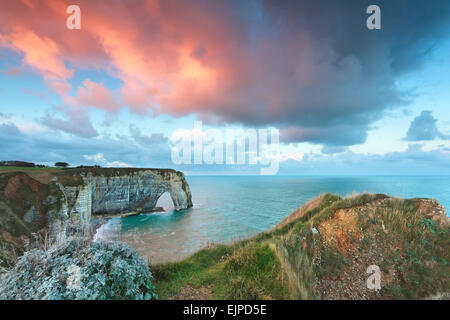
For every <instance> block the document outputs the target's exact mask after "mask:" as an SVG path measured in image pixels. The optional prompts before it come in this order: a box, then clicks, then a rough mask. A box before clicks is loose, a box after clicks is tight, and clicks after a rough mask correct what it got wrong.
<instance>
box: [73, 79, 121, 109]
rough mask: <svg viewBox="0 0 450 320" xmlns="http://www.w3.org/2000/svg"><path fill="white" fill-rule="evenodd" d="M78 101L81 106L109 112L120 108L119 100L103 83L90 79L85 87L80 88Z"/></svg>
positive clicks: (84, 83)
mask: <svg viewBox="0 0 450 320" xmlns="http://www.w3.org/2000/svg"><path fill="white" fill-rule="evenodd" d="M77 101H78V103H79V104H81V105H85V106H92V107H95V108H99V109H104V110H108V111H117V110H118V109H119V107H120V105H119V103H118V102H117V98H116V97H115V96H114V94H113V93H112V92H111V91H110V90H109V89H107V88H105V87H104V86H103V84H102V83H96V82H93V81H91V80H89V79H86V80H85V81H84V82H83V87H79V88H78V93H77Z"/></svg>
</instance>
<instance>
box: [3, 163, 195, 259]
mask: <svg viewBox="0 0 450 320" xmlns="http://www.w3.org/2000/svg"><path fill="white" fill-rule="evenodd" d="M165 192H168V193H169V194H170V196H171V198H172V201H173V203H174V207H175V210H183V209H187V208H190V207H192V197H191V191H190V189H189V185H188V184H187V182H186V179H185V177H184V174H183V173H182V172H179V171H175V170H171V169H115V168H101V169H96V170H75V169H69V170H64V171H60V172H58V174H56V175H55V176H54V177H53V178H52V179H51V181H47V182H42V181H38V180H36V179H33V178H31V177H30V176H28V175H27V174H26V173H23V172H15V173H14V172H13V173H8V174H2V175H0V244H1V243H2V242H3V240H5V239H6V238H8V239H9V238H11V239H18V238H19V237H21V236H29V235H30V234H31V233H32V232H36V231H39V230H42V229H44V228H47V229H49V231H50V235H51V237H52V238H53V239H55V240H58V239H64V238H65V237H66V236H67V235H70V234H74V233H76V234H82V235H88V234H89V226H90V220H91V215H92V214H108V215H114V214H120V213H130V212H136V213H139V212H150V211H152V210H154V209H155V207H156V204H157V201H158V199H159V197H160V196H161V195H162V194H163V193H165ZM9 242H11V241H9ZM0 258H1V256H0Z"/></svg>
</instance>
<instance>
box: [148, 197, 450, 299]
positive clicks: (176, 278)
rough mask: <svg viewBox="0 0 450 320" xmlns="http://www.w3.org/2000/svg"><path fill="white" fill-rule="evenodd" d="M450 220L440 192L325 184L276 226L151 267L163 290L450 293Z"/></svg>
mask: <svg viewBox="0 0 450 320" xmlns="http://www.w3.org/2000/svg"><path fill="white" fill-rule="evenodd" d="M449 226H450V224H449V219H448V217H447V216H446V212H445V208H444V207H443V206H442V205H441V204H439V202H438V201H436V200H434V199H419V198H416V199H399V198H391V197H388V196H386V195H383V194H362V195H357V196H352V197H346V198H341V197H339V196H337V195H332V194H324V195H321V196H320V197H318V198H315V199H313V200H311V201H310V202H308V203H306V204H305V205H304V206H302V207H301V208H299V209H298V210H296V211H294V212H293V213H292V214H291V215H290V216H288V217H287V218H285V219H284V220H283V221H282V222H280V224H279V225H278V226H276V227H275V228H273V229H272V230H271V231H269V232H263V233H260V234H258V235H256V236H254V237H252V238H250V239H247V240H243V241H239V242H236V243H233V244H231V245H212V246H210V247H209V248H206V249H203V250H201V251H199V252H197V253H196V254H195V255H193V256H192V257H190V258H187V259H186V260H183V261H181V262H178V263H167V264H163V265H157V266H153V268H152V272H153V274H154V276H155V281H156V282H155V284H156V287H157V290H158V296H159V297H160V298H162V299H250V300H253V299H326V300H328V299H448V298H449V297H450V266H449V262H450V233H449V231H450V230H449Z"/></svg>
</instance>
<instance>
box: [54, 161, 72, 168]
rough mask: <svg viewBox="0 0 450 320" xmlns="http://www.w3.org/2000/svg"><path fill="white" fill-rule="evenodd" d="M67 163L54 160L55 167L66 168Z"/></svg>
mask: <svg viewBox="0 0 450 320" xmlns="http://www.w3.org/2000/svg"><path fill="white" fill-rule="evenodd" d="M68 166H69V164H68V163H67V162H56V163H55V167H57V168H67V167H68Z"/></svg>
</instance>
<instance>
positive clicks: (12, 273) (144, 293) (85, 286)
mask: <svg viewBox="0 0 450 320" xmlns="http://www.w3.org/2000/svg"><path fill="white" fill-rule="evenodd" d="M155 298H156V293H155V288H154V286H153V284H152V275H151V273H150V271H149V269H148V265H147V263H146V262H145V261H144V260H143V259H142V258H140V257H139V256H138V255H137V253H136V252H135V251H134V250H133V249H131V248H130V247H129V246H128V245H126V244H122V243H111V242H95V243H92V242H90V241H89V240H88V239H85V238H68V239H67V240H66V241H64V242H62V243H60V244H58V245H54V246H52V247H51V248H50V249H48V250H39V249H33V250H31V251H28V252H26V253H25V254H24V255H23V256H22V257H21V258H19V261H18V263H17V264H16V266H15V267H14V268H12V269H10V270H9V271H7V272H5V273H3V274H0V299H8V300H10V299H26V300H29V299H46V300H60V299H64V300H65V299H77V300H78V299H83V300H84V299H88V300H95V299H101V300H103V299H116V300H119V299H120V300H122V299H127V300H128V299H132V300H149V299H155Z"/></svg>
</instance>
